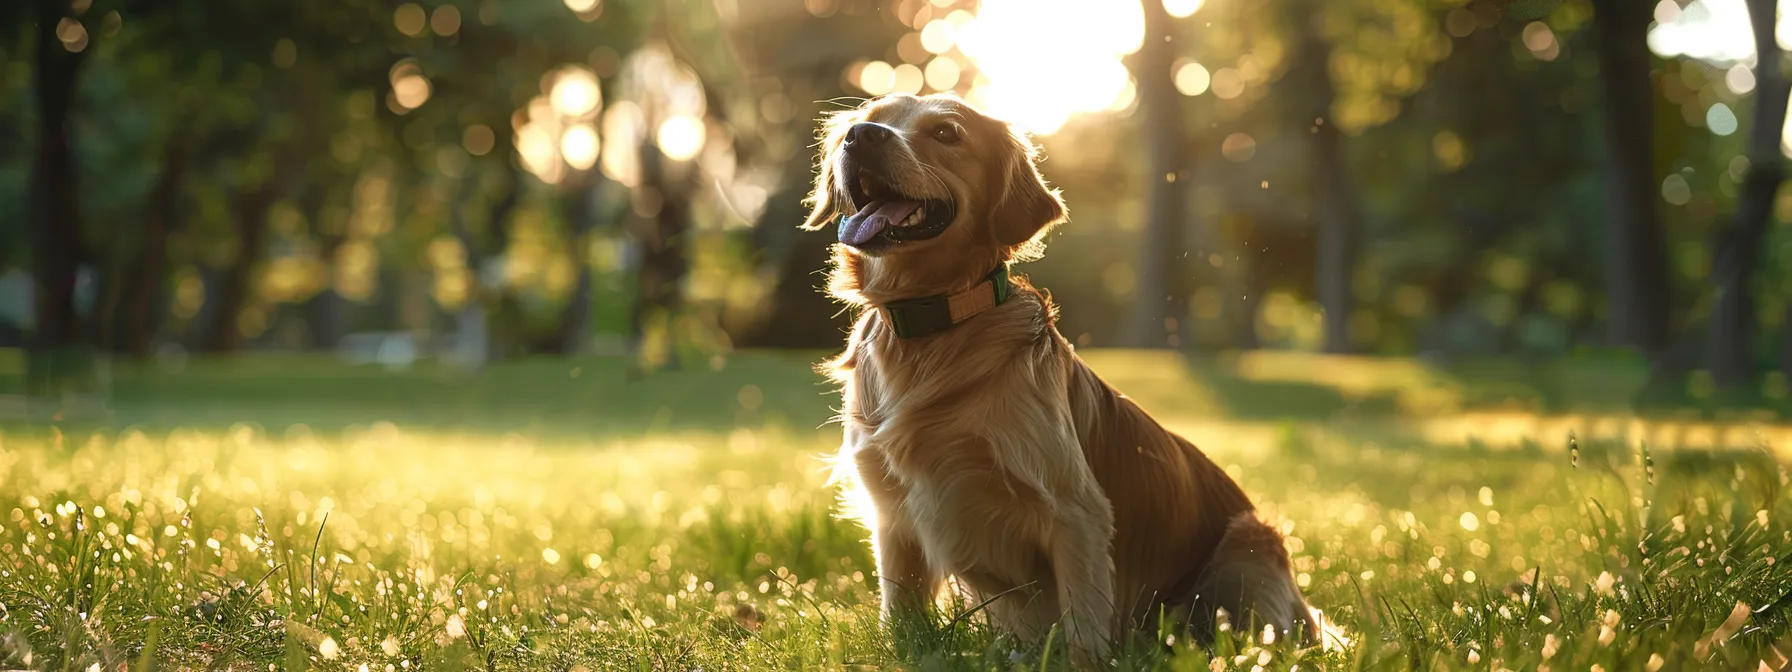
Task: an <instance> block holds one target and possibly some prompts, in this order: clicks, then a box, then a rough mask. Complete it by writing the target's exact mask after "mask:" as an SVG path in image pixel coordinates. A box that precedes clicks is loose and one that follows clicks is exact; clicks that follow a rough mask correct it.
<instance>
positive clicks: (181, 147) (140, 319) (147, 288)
mask: <svg viewBox="0 0 1792 672" xmlns="http://www.w3.org/2000/svg"><path fill="white" fill-rule="evenodd" d="M187 163H188V160H187V134H186V132H185V131H184V130H183V131H177V132H176V133H175V134H174V136H173V137H172V138H171V139H170V140H169V141H168V147H167V148H166V149H165V150H164V155H163V159H162V174H161V176H160V178H159V179H157V181H156V186H155V188H154V190H153V191H151V193H150V206H149V213H148V215H147V216H146V217H145V219H144V225H143V236H142V238H141V239H140V240H138V241H137V255H136V260H135V261H134V262H133V263H132V264H131V267H130V275H129V276H128V278H129V279H128V281H127V284H126V285H125V286H124V287H122V288H121V290H122V293H121V294H120V296H119V301H118V304H117V306H116V309H115V312H114V315H115V316H116V319H117V329H116V331H117V332H118V334H119V343H118V346H119V349H121V350H123V351H124V352H126V353H129V354H130V356H131V357H133V358H136V359H148V358H149V356H150V355H151V354H152V353H151V349H152V347H153V345H154V343H155V337H156V331H157V328H158V326H159V325H160V322H161V321H160V320H159V319H157V318H158V317H159V311H157V307H158V306H157V303H158V299H159V298H160V297H161V295H162V291H163V284H164V282H163V281H164V280H165V279H166V278H165V276H166V275H167V268H168V233H169V232H170V231H171V230H173V229H174V226H175V220H176V218H177V217H179V210H180V194H181V188H182V187H183V186H184V185H185V183H186V175H187Z"/></svg>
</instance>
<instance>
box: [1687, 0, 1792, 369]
mask: <svg viewBox="0 0 1792 672" xmlns="http://www.w3.org/2000/svg"><path fill="white" fill-rule="evenodd" d="M1776 4H1777V3H1776V2H1775V0H1748V13H1749V21H1750V22H1751V23H1752V24H1753V26H1754V37H1755V53H1756V55H1757V56H1756V58H1757V60H1756V63H1757V64H1758V65H1756V67H1755V81H1756V82H1757V84H1756V88H1755V117H1754V122H1753V123H1754V128H1753V129H1752V130H1751V131H1750V132H1749V139H1748V158H1749V170H1748V177H1746V178H1744V179H1743V181H1742V193H1741V194H1740V195H1739V196H1738V197H1737V199H1736V213H1735V219H1734V220H1733V221H1732V222H1731V223H1730V228H1729V231H1728V232H1727V234H1726V235H1725V237H1724V241H1723V243H1722V244H1721V245H1720V246H1719V247H1718V249H1717V251H1716V254H1715V255H1714V257H1715V258H1714V260H1713V261H1712V264H1711V283H1712V285H1713V289H1714V290H1715V291H1716V301H1715V303H1714V304H1713V305H1712V308H1711V338H1710V340H1709V341H1708V342H1707V347H1708V350H1707V365H1708V366H1709V367H1710V369H1711V377H1712V379H1713V380H1714V381H1715V382H1716V383H1717V384H1718V385H1719V386H1722V387H1740V386H1743V385H1746V384H1747V383H1748V382H1749V381H1750V379H1751V378H1753V373H1754V366H1753V363H1754V354H1755V353H1754V347H1753V346H1754V342H1755V341H1754V336H1755V310H1756V306H1755V292H1754V281H1755V274H1756V269H1757V268H1758V267H1759V266H1760V263H1761V245H1762V242H1763V238H1765V237H1766V235H1767V227H1768V224H1769V223H1771V221H1772V218H1773V197H1774V194H1776V193H1778V192H1779V188H1780V182H1781V181H1783V180H1784V179H1785V169H1784V168H1783V167H1782V164H1781V157H1780V130H1781V127H1782V126H1784V125H1785V122H1786V98H1787V96H1788V95H1789V94H1792V86H1789V85H1788V82H1787V79H1786V75H1785V74H1784V72H1782V71H1781V69H1780V47H1779V42H1778V41H1777V40H1776V39H1775V38H1774V27H1775V21H1774V19H1775V9H1776Z"/></svg>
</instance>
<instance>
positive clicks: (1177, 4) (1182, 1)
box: [1163, 0, 1207, 19]
mask: <svg viewBox="0 0 1792 672" xmlns="http://www.w3.org/2000/svg"><path fill="white" fill-rule="evenodd" d="M1163 2H1164V13H1166V14H1169V15H1170V16H1173V17H1176V18H1178V19H1183V18H1188V17H1190V16H1193V15H1194V13H1195V12H1199V11H1201V5H1205V4H1207V0H1163Z"/></svg>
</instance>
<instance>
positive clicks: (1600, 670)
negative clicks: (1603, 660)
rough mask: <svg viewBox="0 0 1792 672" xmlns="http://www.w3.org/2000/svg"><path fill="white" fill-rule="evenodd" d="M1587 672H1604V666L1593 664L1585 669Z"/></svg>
mask: <svg viewBox="0 0 1792 672" xmlns="http://www.w3.org/2000/svg"><path fill="white" fill-rule="evenodd" d="M1587 672H1605V666H1604V665H1600V664H1598V663H1594V664H1593V666H1592V667H1589V668H1587Z"/></svg>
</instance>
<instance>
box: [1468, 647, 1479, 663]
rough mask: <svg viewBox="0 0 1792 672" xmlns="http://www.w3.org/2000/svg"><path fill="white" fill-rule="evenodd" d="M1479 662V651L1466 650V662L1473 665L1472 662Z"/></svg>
mask: <svg viewBox="0 0 1792 672" xmlns="http://www.w3.org/2000/svg"><path fill="white" fill-rule="evenodd" d="M1479 662H1481V652H1480V651H1476V650H1474V649H1469V650H1468V664H1470V665H1473V664H1475V663H1479Z"/></svg>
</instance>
